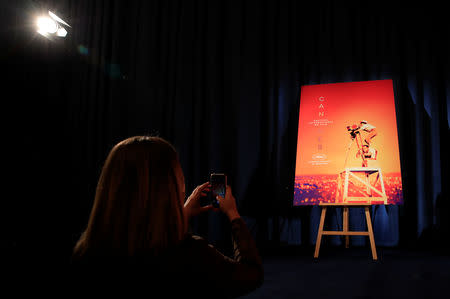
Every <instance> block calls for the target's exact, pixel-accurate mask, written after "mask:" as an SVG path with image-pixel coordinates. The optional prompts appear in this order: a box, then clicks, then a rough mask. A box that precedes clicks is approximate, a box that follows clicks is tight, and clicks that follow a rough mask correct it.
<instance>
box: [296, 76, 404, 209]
mask: <svg viewBox="0 0 450 299" xmlns="http://www.w3.org/2000/svg"><path fill="white" fill-rule="evenodd" d="M321 202H324V203H342V202H358V203H360V202H363V203H367V202H368V203H371V204H402V203H403V192H402V178H401V168H400V155H399V145H398V136H397V120H396V112H395V100H394V90H393V82H392V80H375V81H363V82H349V83H333V84H318V85H305V86H302V88H301V93H300V110H299V122H298V137H297V155H296V166H295V182H294V200H293V205H294V206H302V205H318V204H319V203H321Z"/></svg>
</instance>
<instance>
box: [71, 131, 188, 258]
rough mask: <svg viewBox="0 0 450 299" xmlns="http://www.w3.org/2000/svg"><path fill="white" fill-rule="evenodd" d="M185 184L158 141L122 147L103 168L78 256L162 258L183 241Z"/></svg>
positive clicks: (132, 141)
mask: <svg viewBox="0 0 450 299" xmlns="http://www.w3.org/2000/svg"><path fill="white" fill-rule="evenodd" d="M183 201H184V178H183V173H182V170H181V166H180V163H179V158H178V154H177V152H176V150H175V149H174V147H173V146H172V145H171V144H170V143H168V142H167V141H165V140H164V139H162V138H159V137H149V136H136V137H131V138H128V139H126V140H124V141H122V142H120V143H118V144H117V145H116V146H114V148H113V149H112V150H111V152H110V153H109V155H108V157H107V159H106V161H105V164H104V166H103V169H102V172H101V175H100V178H99V181H98V185H97V190H96V194H95V201H94V205H93V208H92V211H91V214H90V218H89V222H88V225H87V228H86V230H85V231H84V233H83V234H82V236H81V237H80V240H79V241H78V243H77V244H76V246H75V248H74V254H73V256H74V257H75V258H77V257H78V258H82V257H83V256H85V255H91V254H92V255H94V256H95V255H97V254H100V255H120V256H135V255H139V254H148V253H151V254H158V253H160V252H161V251H162V250H164V249H166V248H168V247H170V246H172V245H175V244H177V243H178V242H179V241H180V240H182V239H183V237H184V235H185V232H186V227H185V226H186V225H185V221H184V215H183Z"/></svg>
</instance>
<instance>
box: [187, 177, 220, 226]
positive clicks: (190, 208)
mask: <svg viewBox="0 0 450 299" xmlns="http://www.w3.org/2000/svg"><path fill="white" fill-rule="evenodd" d="M210 188H211V184H210V183H209V182H206V183H203V184H201V185H200V186H197V188H195V189H194V191H192V194H191V195H190V196H189V197H188V199H187V200H186V202H185V203H184V214H185V215H186V218H187V220H188V221H189V219H190V218H191V217H192V216H197V215H199V214H201V213H203V212H206V211H209V210H212V209H213V206H212V205H207V206H201V205H200V200H201V198H202V197H205V196H207V192H209V191H210Z"/></svg>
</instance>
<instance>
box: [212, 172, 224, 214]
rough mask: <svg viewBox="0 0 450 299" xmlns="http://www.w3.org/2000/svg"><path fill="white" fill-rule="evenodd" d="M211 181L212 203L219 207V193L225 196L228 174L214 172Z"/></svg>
mask: <svg viewBox="0 0 450 299" xmlns="http://www.w3.org/2000/svg"><path fill="white" fill-rule="evenodd" d="M209 182H210V183H211V203H212V205H213V206H214V207H216V208H218V207H219V201H218V200H217V198H216V197H217V195H219V196H221V197H223V198H225V193H226V190H227V176H226V175H225V174H223V173H212V174H211V177H210V179H209Z"/></svg>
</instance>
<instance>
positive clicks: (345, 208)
mask: <svg viewBox="0 0 450 299" xmlns="http://www.w3.org/2000/svg"><path fill="white" fill-rule="evenodd" d="M319 206H321V207H322V212H321V215H320V225H319V231H318V233H317V240H316V250H315V251H314V258H318V257H319V250H320V243H321V241H322V236H323V235H332V236H345V248H348V247H349V245H350V236H368V237H369V240H370V248H371V250H372V258H373V260H377V259H378V257H377V250H376V247H375V238H374V236H373V229H372V220H371V218H370V211H369V207H370V206H371V204H370V203H320V204H319ZM327 207H336V208H338V207H341V208H343V217H342V222H343V225H342V226H343V230H342V231H324V230H323V225H324V223H325V215H326V213H327ZM349 207H364V211H365V214H366V222H367V231H349V230H348V209H349Z"/></svg>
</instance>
